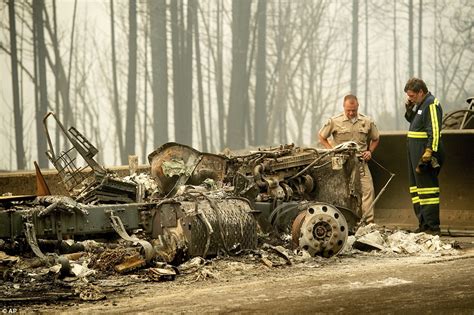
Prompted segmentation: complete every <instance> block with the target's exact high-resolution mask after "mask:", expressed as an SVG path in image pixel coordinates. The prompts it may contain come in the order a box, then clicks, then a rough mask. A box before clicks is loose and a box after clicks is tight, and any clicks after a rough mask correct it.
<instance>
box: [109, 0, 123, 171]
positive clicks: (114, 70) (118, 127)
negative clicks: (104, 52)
mask: <svg viewBox="0 0 474 315" xmlns="http://www.w3.org/2000/svg"><path fill="white" fill-rule="evenodd" d="M114 20H115V13H114V0H110V31H111V46H112V84H113V86H114V97H113V105H112V108H113V111H114V115H115V124H116V125H115V128H116V129H115V130H116V133H117V140H118V149H119V154H120V158H121V162H122V164H123V163H124V161H123V159H122V157H123V156H124V155H125V148H124V145H123V128H122V118H121V115H120V105H119V95H118V82H117V57H116V53H115V22H114Z"/></svg>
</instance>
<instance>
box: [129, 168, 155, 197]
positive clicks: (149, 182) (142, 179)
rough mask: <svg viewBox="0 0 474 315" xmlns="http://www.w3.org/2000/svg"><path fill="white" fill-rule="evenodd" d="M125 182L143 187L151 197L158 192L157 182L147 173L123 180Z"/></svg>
mask: <svg viewBox="0 0 474 315" xmlns="http://www.w3.org/2000/svg"><path fill="white" fill-rule="evenodd" d="M123 180H124V181H126V182H129V183H135V184H139V185H142V186H143V187H144V188H145V191H146V194H147V195H151V194H153V193H154V192H157V191H158V184H157V183H156V181H155V180H154V179H153V178H152V177H151V176H150V175H149V174H146V173H140V174H133V175H130V176H126V177H124V178H123Z"/></svg>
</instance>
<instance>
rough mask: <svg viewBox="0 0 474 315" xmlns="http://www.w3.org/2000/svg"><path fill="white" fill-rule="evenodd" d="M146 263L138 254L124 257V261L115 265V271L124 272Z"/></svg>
mask: <svg viewBox="0 0 474 315" xmlns="http://www.w3.org/2000/svg"><path fill="white" fill-rule="evenodd" d="M145 265H146V262H145V260H144V259H143V258H141V257H140V256H139V255H138V254H136V255H133V256H129V257H126V258H125V259H124V262H122V263H121V264H119V265H116V266H115V267H114V268H115V271H117V272H118V273H126V272H130V271H132V270H135V269H138V268H141V267H143V266H145Z"/></svg>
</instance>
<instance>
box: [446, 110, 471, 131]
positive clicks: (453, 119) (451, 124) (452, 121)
mask: <svg viewBox="0 0 474 315" xmlns="http://www.w3.org/2000/svg"><path fill="white" fill-rule="evenodd" d="M464 117H465V118H464ZM464 119H465V121H464V126H466V125H468V124H469V123H470V122H471V120H473V119H474V111H472V110H469V109H461V110H457V111H454V112H451V113H449V114H446V116H445V117H444V118H443V129H461V124H462V122H463V120H464Z"/></svg>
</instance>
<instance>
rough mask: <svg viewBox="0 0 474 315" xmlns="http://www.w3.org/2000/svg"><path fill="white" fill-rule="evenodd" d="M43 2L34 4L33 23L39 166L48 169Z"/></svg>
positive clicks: (39, 1)
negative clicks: (35, 55)
mask: <svg viewBox="0 0 474 315" xmlns="http://www.w3.org/2000/svg"><path fill="white" fill-rule="evenodd" d="M43 8H44V2H43V0H37V1H34V2H33V23H34V24H35V32H36V42H35V46H36V47H37V52H38V54H37V58H38V61H37V62H38V63H37V64H38V69H37V72H36V73H35V77H37V78H38V79H37V81H38V85H39V104H38V106H37V108H36V142H37V151H38V164H39V166H40V167H42V168H47V167H48V159H47V157H46V150H47V145H46V137H44V130H43V117H44V116H45V115H46V112H47V110H48V87H47V80H46V45H45V42H44V28H43Z"/></svg>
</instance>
